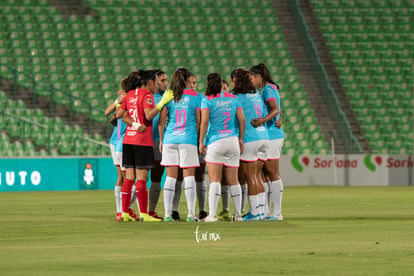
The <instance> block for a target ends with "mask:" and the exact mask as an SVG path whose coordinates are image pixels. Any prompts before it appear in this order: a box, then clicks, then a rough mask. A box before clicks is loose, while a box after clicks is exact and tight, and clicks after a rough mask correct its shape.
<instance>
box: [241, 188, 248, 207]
mask: <svg viewBox="0 0 414 276" xmlns="http://www.w3.org/2000/svg"><path fill="white" fill-rule="evenodd" d="M240 187H241V190H242V197H241V200H242V201H241V210H242V211H244V210H245V208H246V202H247V196H248V191H247V184H241V185H240Z"/></svg>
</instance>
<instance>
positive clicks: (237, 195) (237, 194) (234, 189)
mask: <svg viewBox="0 0 414 276" xmlns="http://www.w3.org/2000/svg"><path fill="white" fill-rule="evenodd" d="M230 194H231V197H232V198H233V204H234V212H235V214H236V216H239V215H241V202H242V189H241V187H240V184H237V185H233V186H230Z"/></svg>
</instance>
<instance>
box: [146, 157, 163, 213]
mask: <svg viewBox="0 0 414 276" xmlns="http://www.w3.org/2000/svg"><path fill="white" fill-rule="evenodd" d="M160 162H161V160H155V163H154V165H155V168H153V169H151V187H150V192H149V204H148V211H149V212H148V214H149V215H150V216H153V217H157V218H161V219H162V217H159V216H158V215H157V213H156V212H155V208H156V207H157V203H158V199H159V198H160V193H161V178H162V175H163V173H164V166H161V164H160Z"/></svg>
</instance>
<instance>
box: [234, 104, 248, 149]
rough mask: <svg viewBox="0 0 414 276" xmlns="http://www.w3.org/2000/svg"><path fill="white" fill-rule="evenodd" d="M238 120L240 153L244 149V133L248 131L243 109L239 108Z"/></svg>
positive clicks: (237, 112)
mask: <svg viewBox="0 0 414 276" xmlns="http://www.w3.org/2000/svg"><path fill="white" fill-rule="evenodd" d="M236 117H237V120H239V146H240V151H243V149H244V144H243V140H244V131H245V130H246V118H245V117H244V112H243V109H242V108H237V111H236Z"/></svg>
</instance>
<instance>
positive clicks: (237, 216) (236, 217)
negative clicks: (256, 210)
mask: <svg viewBox="0 0 414 276" xmlns="http://www.w3.org/2000/svg"><path fill="white" fill-rule="evenodd" d="M231 221H236V222H237V221H243V218H242V216H241V215H233V216H232V217H231Z"/></svg>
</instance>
